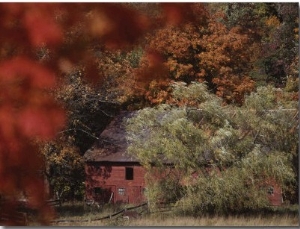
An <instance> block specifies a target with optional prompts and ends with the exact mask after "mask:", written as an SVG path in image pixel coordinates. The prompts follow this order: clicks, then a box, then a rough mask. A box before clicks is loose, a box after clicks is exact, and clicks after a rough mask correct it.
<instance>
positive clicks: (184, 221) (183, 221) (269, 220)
mask: <svg viewBox="0 0 300 229" xmlns="http://www.w3.org/2000/svg"><path fill="white" fill-rule="evenodd" d="M73 219H74V218H73ZM77 219H79V218H77ZM53 226H299V218H298V216H295V215H294V216H291V215H285V216H279V215H275V216H268V217H262V216H256V217H250V216H249V217H245V216H240V217H239V216H229V217H222V216H213V217H207V216H206V217H198V218H194V217H171V216H169V217H155V216H147V217H142V218H139V219H129V220H128V219H123V218H115V219H105V220H101V221H100V220H99V221H89V222H64V223H57V224H53Z"/></svg>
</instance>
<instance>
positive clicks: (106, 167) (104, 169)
mask: <svg viewBox="0 0 300 229" xmlns="http://www.w3.org/2000/svg"><path fill="white" fill-rule="evenodd" d="M85 172H86V198H87V199H89V200H95V201H97V202H99V203H108V202H111V203H133V204H135V203H142V202H144V201H145V196H144V194H143V192H144V188H145V181H144V175H145V169H144V168H143V167H142V166H140V165H139V164H137V163H118V162H116V163H114V162H98V163H97V162H93V163H92V162H90V163H87V164H86V166H85Z"/></svg>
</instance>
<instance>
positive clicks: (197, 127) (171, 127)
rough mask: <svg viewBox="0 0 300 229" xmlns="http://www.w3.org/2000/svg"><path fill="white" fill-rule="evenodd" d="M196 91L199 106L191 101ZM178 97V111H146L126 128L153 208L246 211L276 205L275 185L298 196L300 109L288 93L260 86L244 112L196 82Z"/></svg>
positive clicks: (196, 212)
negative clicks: (270, 194)
mask: <svg viewBox="0 0 300 229" xmlns="http://www.w3.org/2000/svg"><path fill="white" fill-rule="evenodd" d="M195 88H197V92H198V94H199V95H198V100H195V99H194V97H192V98H191V99H190V100H189V98H188V96H189V95H193V96H194V94H193V93H191V92H192V91H194V90H195ZM189 90H190V91H189ZM174 97H175V100H178V99H180V100H181V101H179V104H180V105H179V106H175V105H166V104H165V105H161V106H158V107H155V108H145V109H143V110H140V111H139V112H138V114H137V115H136V117H134V118H132V119H130V120H129V121H128V123H127V132H128V141H129V143H130V146H129V149H128V151H129V153H131V154H133V155H135V156H137V157H138V158H139V160H140V161H141V163H142V164H143V166H145V167H146V168H147V173H148V174H147V181H148V192H147V194H148V198H149V202H150V203H152V206H153V207H155V203H157V202H159V201H167V202H168V201H170V200H169V198H172V201H173V202H174V201H175V202H177V204H178V205H179V206H180V205H181V204H182V206H184V207H183V209H182V210H183V211H184V212H186V213H189V214H192V215H199V214H206V213H217V214H218V213H223V212H232V213H234V212H244V211H251V210H255V209H262V208H265V207H266V206H268V205H269V204H270V203H269V201H268V198H267V187H268V186H270V185H274V183H273V182H275V184H277V185H280V186H281V187H282V189H283V192H284V193H285V194H286V193H289V194H290V190H297V182H296V180H295V179H296V176H295V174H296V173H297V172H298V166H294V164H293V163H292V161H293V160H294V159H295V158H296V157H297V148H298V145H297V137H298V136H297V131H296V130H297V125H298V121H297V111H298V110H297V102H296V101H291V100H290V99H289V94H288V93H286V92H284V91H283V90H278V89H276V88H274V87H272V86H268V87H260V88H258V89H257V92H253V93H251V94H250V95H249V96H247V97H246V99H245V103H244V105H243V106H241V107H233V106H230V105H227V106H222V104H221V100H220V99H219V98H217V97H216V96H214V95H212V94H210V93H209V92H208V91H207V89H206V87H205V86H204V85H202V84H199V83H195V84H193V85H190V86H184V85H181V86H176V88H175V89H174ZM182 101H185V104H183V103H182ZM195 101H197V102H195ZM190 102H193V103H194V104H193V106H192V107H191V106H189V104H190ZM170 163H171V164H172V166H173V167H174V168H169V167H170V166H169V165H168V164H170ZM157 170H158V171H157ZM193 174H194V175H193ZM170 190H172V191H170ZM176 192H177V194H176V195H173V193H176ZM295 194H296V193H294V195H292V196H291V195H285V196H284V197H285V200H288V201H291V202H293V201H295V200H296V198H297V196H296V195H295ZM296 201H297V200H296Z"/></svg>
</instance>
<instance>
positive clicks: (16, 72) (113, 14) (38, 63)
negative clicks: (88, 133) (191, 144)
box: [0, 3, 297, 225]
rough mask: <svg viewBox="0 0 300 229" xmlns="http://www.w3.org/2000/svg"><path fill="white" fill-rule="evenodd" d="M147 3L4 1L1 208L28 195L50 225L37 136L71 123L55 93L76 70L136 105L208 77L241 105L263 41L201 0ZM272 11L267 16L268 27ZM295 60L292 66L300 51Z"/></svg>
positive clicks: (165, 98) (166, 97)
mask: <svg viewBox="0 0 300 229" xmlns="http://www.w3.org/2000/svg"><path fill="white" fill-rule="evenodd" d="M144 6H145V5H143V4H132V3H124V4H115V3H73V4H66V3H1V4H0V31H1V35H0V43H1V47H0V210H1V212H3V209H5V211H6V212H8V213H9V214H10V215H13V214H14V212H16V211H17V201H18V199H20V198H21V197H22V196H25V197H26V198H27V199H28V206H29V207H30V208H33V209H36V210H37V212H38V218H37V220H38V222H40V223H41V224H48V223H49V220H50V219H51V217H52V216H53V215H52V214H50V213H51V209H50V208H49V207H48V206H47V204H46V202H45V201H46V200H47V198H49V196H47V193H46V192H45V188H44V177H43V174H42V171H44V169H45V166H44V161H43V157H42V156H41V153H40V152H39V150H38V147H37V146H36V142H37V141H38V142H40V141H49V140H52V139H54V138H55V137H57V133H58V131H59V130H62V129H63V128H64V127H65V125H66V123H67V116H66V110H65V109H64V108H62V106H61V105H60V104H59V103H58V102H57V97H56V99H55V96H53V93H54V91H55V88H56V87H57V84H58V82H59V83H61V82H62V80H61V79H65V78H68V77H70V75H72V74H73V73H74V72H76V71H80V72H82V74H83V75H84V76H85V77H86V78H87V79H90V80H93V81H92V82H97V83H99V82H100V84H101V85H102V87H100V88H101V90H102V92H103V91H105V93H106V94H105V96H103V97H105V98H106V99H108V100H109V98H113V99H115V98H116V97H117V101H118V102H120V103H129V102H130V101H137V100H139V102H140V104H142V105H140V106H146V105H151V106H153V105H156V104H161V103H174V100H172V98H171V96H170V95H171V93H172V85H174V82H179V83H180V82H184V83H186V84H191V83H192V82H193V81H198V82H206V84H207V85H208V89H209V90H210V91H211V92H213V93H215V94H217V95H218V96H219V97H221V98H222V99H223V102H224V103H233V104H239V105H240V104H242V103H243V101H244V96H245V95H247V94H249V93H250V92H251V91H253V90H254V88H255V82H254V81H253V79H251V76H250V71H251V70H252V68H253V64H254V60H253V59H254V57H256V56H258V55H257V53H258V49H259V48H257V47H258V46H257V43H253V39H252V37H251V35H249V33H247V32H245V31H244V30H243V27H241V26H238V25H233V26H231V27H229V26H227V25H226V23H223V22H222V20H223V21H226V20H228V16H226V15H225V14H224V12H223V13H220V12H213V11H211V10H209V7H208V5H207V4H202V3H197V4H190V3H189V4H185V3H181V4H175V3H164V4H158V3H155V4H149V5H146V7H144ZM275 19H276V18H275ZM275 19H274V18H272V17H269V18H268V20H267V21H266V23H267V25H269V27H268V28H269V29H270V28H271V27H272V26H274V23H275V24H276V23H277V22H278V21H276V20H275ZM286 20H288V19H286ZM292 26H294V24H293V25H292ZM272 28H273V27H272ZM283 32H284V31H283ZM283 32H282V33H283ZM274 40H276V39H274ZM276 41H277V40H276ZM274 42H275V41H274ZM270 44H271V42H270ZM139 50H142V51H139ZM290 59H291V61H290V63H289V64H290V66H294V67H293V68H292V69H295V66H297V64H296V63H297V58H296V57H294V56H292V57H291V58H290ZM291 63H292V64H291ZM291 82H294V81H291ZM95 85H96V84H95ZM60 86H61V85H60ZM120 92H122V93H123V94H122V93H121V94H120ZM100 93H101V92H99V94H100ZM130 99H131V100H130ZM134 99H136V100H134ZM128 101H129V102H128ZM141 101H142V102H141ZM66 107H67V106H65V108H66ZM62 148H64V147H62ZM70 148H72V147H70ZM72 150H73V148H72ZM76 150H77V149H76ZM76 150H75V149H74V152H75V151H76ZM64 152H65V151H64ZM1 203H2V204H1ZM0 216H1V213H0ZM5 224H7V225H16V224H17V222H15V221H14V220H13V218H12V219H11V220H8V221H7V222H5Z"/></svg>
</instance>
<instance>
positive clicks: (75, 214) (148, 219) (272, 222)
mask: <svg viewBox="0 0 300 229" xmlns="http://www.w3.org/2000/svg"><path fill="white" fill-rule="evenodd" d="M118 210H120V207H119V208H116V207H114V206H109V207H106V208H105V209H101V210H99V209H96V208H95V209H84V208H83V207H82V206H81V205H80V204H69V205H65V206H63V207H62V208H61V209H58V217H57V219H56V221H53V222H52V226H299V214H298V205H297V206H295V205H294V206H289V207H280V208H274V209H273V210H272V211H269V212H268V213H267V214H266V213H257V214H247V215H245V214H243V215H242V214H241V215H230V216H201V217H200V216H199V217H191V216H178V215H176V214H174V212H172V211H169V212H156V213H151V214H150V213H144V214H142V215H141V216H139V217H138V218H129V219H128V218H123V217H122V216H121V215H119V216H116V217H112V218H108V219H103V220H95V219H99V218H100V217H103V216H105V215H110V214H112V213H113V212H116V211H118Z"/></svg>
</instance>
